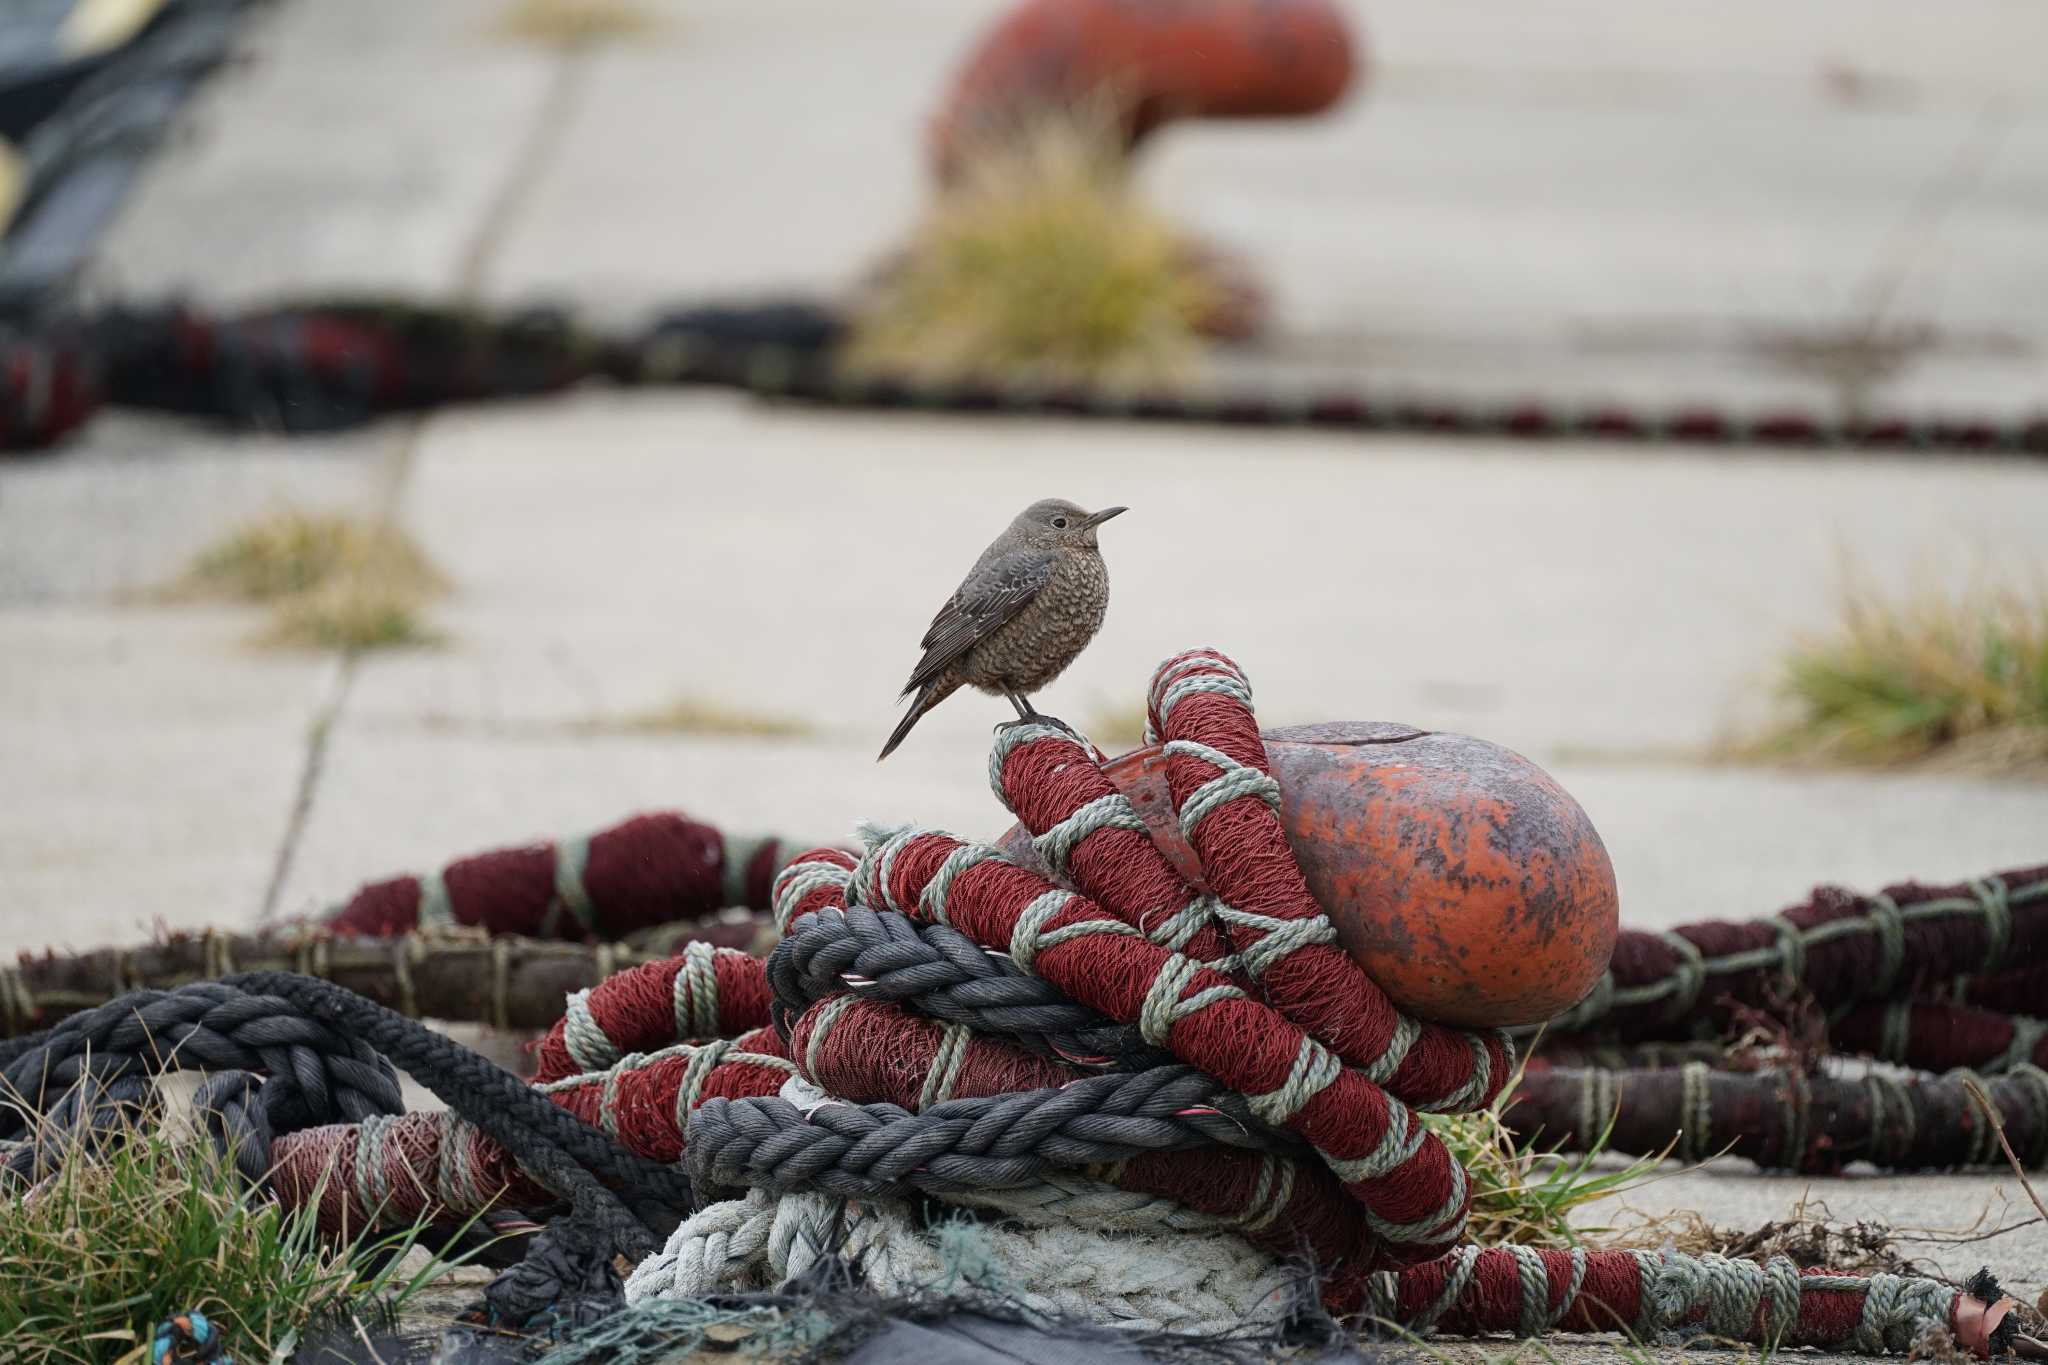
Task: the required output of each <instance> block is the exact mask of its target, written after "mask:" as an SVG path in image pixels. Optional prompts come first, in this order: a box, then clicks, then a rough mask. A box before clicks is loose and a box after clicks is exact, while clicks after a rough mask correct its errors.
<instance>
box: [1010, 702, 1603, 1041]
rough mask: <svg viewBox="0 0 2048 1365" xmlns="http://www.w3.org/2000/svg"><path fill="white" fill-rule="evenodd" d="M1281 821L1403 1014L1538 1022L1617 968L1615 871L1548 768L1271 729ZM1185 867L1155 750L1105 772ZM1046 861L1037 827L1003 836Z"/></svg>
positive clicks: (1383, 735)
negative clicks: (1611, 963)
mask: <svg viewBox="0 0 2048 1365" xmlns="http://www.w3.org/2000/svg"><path fill="white" fill-rule="evenodd" d="M1261 737H1262V738H1263V739H1264V741H1265V744H1266V756H1267V758H1268V760H1269V761H1270V763H1271V765H1272V769H1273V774H1274V776H1275V777H1277V778H1278V779H1279V781H1280V800H1281V824H1282V825H1283V827H1284V828H1285V829H1286V831H1287V839H1288V842H1289V843H1290V844H1291V845H1292V846H1293V848H1294V853H1295V857H1296V859H1297V860H1298V861H1299V862H1300V864H1301V868H1302V871H1303V873H1304V874H1305V875H1306V876H1307V878H1308V884H1309V889H1310V890H1311V891H1312V892H1314V893H1315V897H1316V900H1317V901H1318V902H1319V903H1320V904H1321V905H1322V906H1323V908H1324V909H1325V910H1326V911H1327V912H1328V913H1329V916H1330V919H1331V922H1332V923H1334V924H1335V925H1336V927H1337V932H1338V935H1339V936H1340V937H1341V938H1342V940H1343V942H1344V946H1345V948H1346V949H1347V950H1348V951H1349V952H1350V953H1351V955H1352V956H1353V957H1354V958H1356V959H1357V960H1358V961H1359V963H1360V964H1362V965H1363V966H1364V967H1365V969H1366V971H1367V973H1369V974H1370V975H1371V977H1372V978H1373V980H1375V981H1377V982H1378V983H1379V984H1380V986H1381V988H1382V989H1384V990H1385V991H1386V992H1387V994H1388V996H1389V997H1391V998H1392V999H1393V1000H1394V1002H1395V1003H1396V1004H1398V1005H1400V1006H1401V1007H1402V1008H1403V1009H1406V1010H1408V1011H1409V1012H1410V1013H1413V1014H1415V1015H1416V1016H1418V1017H1420V1018H1424V1019H1429V1020H1434V1021H1437V1022H1441V1023H1451V1024H1462V1025H1467V1026H1472V1027H1481V1026H1509V1025H1515V1024H1535V1023H1541V1022H1542V1021H1544V1020H1546V1019H1549V1018H1551V1017H1552V1016H1554V1015H1556V1014H1558V1013H1560V1012H1561V1011H1563V1010H1566V1009H1569V1008H1570V1007H1571V1006H1573V1005H1575V1004H1577V1003H1578V1002H1579V1001H1580V1000H1581V999H1582V998H1584V996H1585V995H1586V993H1587V992H1588V991H1590V990H1591V989H1592V988H1593V985H1594V983H1595V982H1597V981H1598V980H1599V978H1600V975H1601V973H1603V972H1605V971H1606V970H1607V959H1608V957H1609V955H1610V954H1612V953H1613V951H1614V940H1615V934H1616V932H1617V930H1618V928H1619V920H1620V902H1619V898H1618V897H1617V895H1616V892H1615V885H1614V868H1613V865H1612V864H1611V863H1610V862H1609V861H1608V858H1607V849H1606V847H1605V846H1604V845H1602V844H1601V842H1600V836H1599V834H1598V833H1596V832H1595V831H1594V829H1593V823H1592V821H1591V820H1589V819H1588V818H1587V817H1586V813H1585V811H1584V810H1582V809H1580V807H1579V804H1578V802H1576V801H1574V800H1573V799H1572V798H1571V796H1570V795H1569V794H1567V793H1566V792H1565V790H1564V789H1563V788H1562V787H1560V786H1558V785H1557V783H1556V782H1555V781H1553V780H1552V779H1551V777H1550V776H1549V774H1547V773H1545V772H1544V771H1543V770H1542V769H1541V768H1538V767H1537V766H1536V765H1535V764H1533V763H1531V762H1530V761H1529V760H1528V759H1526V758H1523V757H1522V756H1521V755H1519V754H1516V753H1513V752H1510V751H1509V750H1507V749H1503V748H1501V747H1500V746H1499V745H1497V744H1490V743H1488V742H1487V741H1485V740H1481V739H1473V738H1471V737H1469V736H1466V735H1454V734H1445V733H1441V732H1437V731H1428V730H1417V729H1415V728H1413V727H1412V726H1406V725H1392V724H1384V723H1374V722H1355V723H1338V724H1329V725H1303V726H1295V727H1292V728H1289V729H1281V730H1269V731H1265V732H1264V733H1263V734H1262V736H1261ZM1104 771H1105V772H1107V774H1108V775H1109V778H1110V780H1111V781H1112V782H1114V783H1115V784H1116V785H1117V788H1118V789H1119V790H1120V791H1122V792H1123V793H1124V794H1125V795H1126V796H1127V797H1129V798H1130V800H1131V803H1132V805H1133V806H1135V807H1136V808H1137V810H1138V813H1139V814H1140V815H1141V816H1143V817H1144V819H1145V823H1146V824H1147V825H1148V826H1150V827H1151V831H1152V838H1153V842H1155V843H1156V844H1158V845H1159V847H1160V848H1161V849H1162V850H1163V851H1164V852H1165V854H1166V856H1167V857H1168V858H1169V859H1170V860H1171V861H1172V862H1173V864H1174V866H1175V867H1176V868H1178V869H1179V870H1180V872H1181V874H1182V875H1183V876H1185V877H1188V878H1189V879H1190V880H1191V881H1195V882H1197V883H1199V882H1200V880H1201V877H1200V868H1199V865H1198V864H1197V863H1196V861H1195V856H1194V852H1193V850H1192V849H1190V848H1189V847H1188V845H1187V841H1186V840H1185V839H1184V838H1182V836H1181V833H1180V828H1179V824H1178V822H1177V821H1176V820H1175V818H1174V813H1173V805H1172V800H1171V797H1170V796H1169V795H1168V793H1167V786H1166V760H1165V758H1164V756H1163V755H1162V753H1161V752H1160V750H1159V749H1158V748H1157V747H1156V746H1155V747H1147V748H1143V749H1138V750H1135V751H1133V752H1131V753H1128V754H1125V755H1123V756H1122V757H1120V758H1116V759H1112V760H1111V761H1110V762H1109V764H1108V765H1107V766H1106V768H1105V769H1104ZM1000 842H1001V844H1002V847H1003V848H1004V849H1005V851H1006V852H1008V853H1009V854H1010V855H1011V856H1012V857H1014V858H1017V859H1018V860H1019V861H1023V862H1025V863H1027V864H1029V865H1033V866H1036V865H1037V859H1036V857H1035V855H1033V853H1032V851H1031V842H1030V838H1029V836H1028V835H1027V834H1026V832H1025V831H1024V830H1023V829H1022V828H1021V827H1013V828H1012V829H1011V830H1010V831H1009V832H1008V833H1007V834H1005V835H1004V836H1003V837H1002V839H1001V841H1000Z"/></svg>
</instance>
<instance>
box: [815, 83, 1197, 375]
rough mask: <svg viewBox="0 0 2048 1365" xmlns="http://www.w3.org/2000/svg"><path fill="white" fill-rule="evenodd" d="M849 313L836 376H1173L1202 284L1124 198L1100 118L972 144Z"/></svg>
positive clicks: (1080, 115) (1118, 161)
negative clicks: (956, 175)
mask: <svg viewBox="0 0 2048 1365" xmlns="http://www.w3.org/2000/svg"><path fill="white" fill-rule="evenodd" d="M965 166H966V170H965V173H964V174H963V176H962V178H961V180H960V182H959V183H958V184H957V185H956V186H954V187H952V188H950V189H948V190H946V191H944V192H943V193H941V194H940V196H939V197H938V198H937V200H936V201H935V202H934V203H933V205H932V206H931V208H930V210H929V211H928V213H927V215H926V217H925V220H924V222H923V223H922V224H921V226H920V227H919V228H918V230H917V232H916V234H915V236H914V237H913V239H912V241H911V244H910V247H909V249H908V250H907V251H906V252H905V254H904V256H903V259H902V261H901V262H900V263H899V264H898V265H897V266H896V268H894V269H893V270H892V271H890V272H889V273H888V274H887V275H886V276H885V278H884V279H883V280H882V281H881V282H880V283H879V284H878V285H877V286H876V289H875V293H874V296H873V297H872V298H871V299H870V300H869V302H868V304H867V306H866V307H864V308H863V309H862V310H861V311H860V314H859V316H858V318H857V319H856V323H855V328H854V335H853V339H852V342H851V344H850V347H849V350H848V353H847V362H846V363H847V366H848V368H849V369H851V370H853V371H855V372H857V373H860V372H865V373H887V374H890V375H899V376H906V377H911V378H918V379H923V380H927V381H933V382H945V381H959V380H965V379H979V380H984V381H1003V382H1013V383H1022V384H1039V385H1052V384H1073V383H1083V384H1091V385H1098V386H1103V387H1117V386H1122V385H1130V384H1136V383H1142V382H1154V381H1163V380H1170V379H1177V378H1183V377H1185V375H1186V374H1187V373H1188V371H1189V370H1190V369H1191V368H1192V367H1193V364H1194V362H1195V360H1196V359H1197V357H1198V355H1199V350H1200V343H1199V339H1198V336H1197V332H1196V324H1197V322H1198V321H1199V320H1200V318H1201V317H1202V316H1203V314H1204V313H1205V311H1207V309H1208V308H1209V307H1210V306H1211V305H1212V302H1213V300H1212V297H1211V296H1212V294H1213V293H1214V289H1213V286H1211V285H1210V284H1208V283H1207V282H1206V281H1205V279H1204V277H1203V276H1202V274H1201V273H1200V271H1199V269H1198V268H1197V266H1196V264H1195V262H1194V259H1193V257H1192V256H1191V255H1190V253H1189V252H1188V251H1187V250H1186V249H1185V247H1184V245H1183V243H1182V241H1181V239H1180V237H1179V234H1177V233H1176V232H1175V231H1174V230H1173V229H1172V228H1171V227H1170V226H1169V225H1168V224H1167V223H1166V222H1165V221H1164V220H1163V219H1162V218H1160V217H1158V216H1157V215H1156V214H1154V213H1153V212H1152V211H1151V210H1150V209H1148V208H1147V207H1145V206H1144V205H1143V204H1142V203H1141V202H1139V200H1138V199H1137V197H1136V196H1135V195H1134V194H1133V193H1132V191H1131V187H1130V184H1129V182H1128V179H1127V177H1126V170H1125V159H1124V156H1123V153H1122V143H1121V139H1120V138H1119V137H1118V136H1116V135H1115V133H1114V132H1113V124H1112V120H1111V119H1110V118H1109V117H1108V114H1107V112H1106V111H1105V112H1104V113H1102V114H1096V115H1091V114H1090V113H1088V112H1086V111H1070V112H1068V113H1065V114H1063V115H1060V116H1058V117H1045V118H1042V119H1041V120H1039V121H1037V122H1034V123H1033V124H1031V125H1030V126H1029V127H1027V128H1023V129H1021V130H1005V131H1004V132H1003V133H1002V134H1000V135H991V136H989V137H987V138H986V139H985V140H984V141H982V142H980V143H978V144H977V145H976V148H975V150H974V152H973V153H972V154H971V155H969V156H968V157H967V158H966V161H965Z"/></svg>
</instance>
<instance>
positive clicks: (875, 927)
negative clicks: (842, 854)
mask: <svg viewBox="0 0 2048 1365" xmlns="http://www.w3.org/2000/svg"><path fill="white" fill-rule="evenodd" d="M767 975H768V984H769V988H770V989H771V990H772V991H773V992H774V996H775V1003H774V1005H773V1006H772V1015H771V1017H772V1018H773V1019H774V1021H775V1024H776V1027H777V1029H778V1031H780V1032H781V1033H782V1034H783V1036H784V1037H785V1038H787V1037H788V1036H789V1032H790V1029H791V1028H792V1027H793V1026H794V1023H795V1017H796V1016H797V1015H798V1014H801V1013H802V1012H803V1011H804V1010H805V1009H808V1008H809V1007H810V1006H811V1005H813V1004H815V1003H817V1002H818V1001H819V1000H822V999H825V998H827V997H828V996H831V995H836V994H840V993H842V992H848V991H850V992H852V993H853V994H855V995H858V996H860V997H861V998H862V999H869V1000H887V1001H891V1002H894V1003H901V1004H904V1005H907V1006H908V1007H910V1008H911V1009H914V1010H916V1011H917V1012H918V1013H920V1014H925V1015H929V1016H931V1017H932V1018H935V1019H941V1020H945V1021H946V1022H948V1023H956V1024H964V1025H966V1026H967V1027H969V1028H971V1029H973V1030H974V1031H975V1032H976V1033H979V1034H984V1035H990V1036H996V1037H1001V1038H1004V1039H1006V1040H1009V1041H1012V1042H1016V1043H1019V1044H1021V1045H1023V1046H1025V1047H1027V1048H1029V1049H1031V1050H1032V1051H1035V1052H1038V1053H1041V1054H1042V1055H1046V1056H1058V1057H1065V1058H1068V1059H1069V1060H1073V1059H1076V1058H1100V1059H1103V1061H1102V1064H1110V1063H1120V1064H1121V1065H1122V1066H1123V1067H1124V1068H1125V1069H1131V1070H1137V1069H1142V1068H1144V1067H1146V1066H1152V1065H1157V1064H1159V1063H1161V1062H1165V1061H1168V1060H1170V1057H1169V1056H1168V1055H1167V1054H1165V1053H1162V1052H1159V1051H1158V1050H1156V1049H1153V1048H1151V1047H1148V1046H1147V1045H1146V1044H1145V1042H1144V1040H1143V1038H1142V1037H1141V1036H1140V1035H1139V1033H1138V1031H1137V1030H1136V1029H1135V1028H1132V1027H1130V1026H1127V1025H1123V1024H1118V1023H1117V1022H1115V1021H1114V1020H1112V1019H1110V1018H1108V1017H1107V1016H1106V1015H1103V1014H1101V1013H1098V1012H1097V1011H1095V1010H1092V1009H1089V1008H1088V1007H1087V1006H1085V1005H1081V1004H1078V1003H1076V1002H1075V1001H1073V1000H1071V999H1069V998H1068V997H1067V996H1066V995H1065V994H1064V993H1063V992H1061V991H1060V989H1059V988H1058V987H1057V986H1054V985H1053V984H1052V983H1051V982H1049V981H1046V980H1045V979H1043V978H1042V977H1036V976H1032V975H1030V974H1029V973H1027V972H1024V971H1022V970H1021V969H1019V968H1018V967H1017V965H1016V964H1015V963H1014V962H1012V961H1010V960H1009V959H1008V958H1006V957H1002V956H1000V955H997V954H992V953H988V952H984V951H983V950H982V948H981V946H980V945H979V944H977V943H975V942H974V941H973V940H972V939H970V938H968V937H967V936H966V935H965V934H962V933H960V932H959V931H958V930H957V929H953V928H951V927H950V926H948V925H943V924H922V923H919V922H918V921H915V920H912V919H910V918H909V917H908V916H906V915H902V914H899V913H897V912H896V911H893V910H880V911H877V910H869V909H867V908H865V907H863V906H854V907H852V908H850V909H845V910H837V909H828V910H825V911H821V912H819V913H817V914H812V915H805V916H802V917H800V918H798V919H797V921H796V922H795V923H794V924H792V925H791V926H790V929H789V932H788V934H787V935H785V937H784V938H783V940H782V942H781V943H779V944H777V945H776V947H775V950H774V951H773V952H772V953H770V954H769V956H768V964H767Z"/></svg>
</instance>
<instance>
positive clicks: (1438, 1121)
mask: <svg viewBox="0 0 2048 1365" xmlns="http://www.w3.org/2000/svg"><path fill="white" fill-rule="evenodd" d="M1524 1064H1526V1063H1524ZM1521 1080H1522V1068H1521V1067H1520V1066H1517V1068H1516V1070H1515V1074H1514V1077H1513V1079H1511V1080H1510V1081H1509V1082H1508V1084H1507V1085H1505V1086H1503V1087H1502V1088H1501V1092H1500V1094H1499V1095H1497V1096H1496V1097H1495V1098H1494V1101H1493V1103H1492V1104H1490V1105H1488V1106H1487V1107H1486V1108H1484V1109H1481V1110H1478V1111H1476V1112H1474V1113H1470V1114H1425V1115H1423V1116H1422V1121H1423V1122H1424V1123H1425V1124H1427V1125H1428V1126H1429V1128H1430V1130H1431V1131H1432V1132H1434V1133H1435V1134H1436V1135H1437V1136H1438V1137H1439V1138H1442V1139H1443V1142H1444V1145H1445V1146H1446V1147H1448V1148H1450V1151H1451V1156H1452V1158H1453V1159H1454V1160H1456V1161H1457V1162H1458V1163H1459V1164H1461V1165H1462V1166H1464V1168H1465V1171H1466V1175H1467V1178H1468V1179H1469V1180H1470V1182H1471V1189H1472V1213H1471V1220H1470V1222H1469V1223H1468V1224H1467V1225H1466V1236H1467V1237H1469V1238H1470V1239H1471V1240H1473V1241H1475V1242H1477V1243H1479V1244H1480V1245H1481V1246H1495V1245H1504V1244H1507V1243H1515V1244H1517V1245H1520V1246H1530V1247H1574V1246H1578V1245H1580V1243H1581V1241H1582V1240H1583V1239H1585V1238H1588V1237H1594V1236H1598V1235H1599V1234H1602V1233H1606V1232H1609V1231H1612V1229H1608V1228H1582V1227H1574V1226H1573V1225H1572V1213H1573V1211H1574V1210H1576V1209H1578V1208H1580V1207H1582V1206H1584V1205H1587V1204H1592V1203H1595V1202H1597V1201H1599V1200H1603V1199H1608V1198H1611V1197H1613V1196H1615V1195H1618V1194H1622V1193H1624V1192H1626V1191H1628V1190H1630V1189H1633V1188H1635V1187H1637V1186H1639V1185H1642V1184H1644V1183H1645V1182H1646V1181H1648V1180H1649V1179H1651V1178H1652V1175H1651V1173H1652V1172H1653V1171H1654V1170H1655V1169H1656V1168H1657V1166H1658V1165H1659V1163H1661V1162H1662V1161H1663V1160H1664V1158H1665V1157H1666V1156H1668V1155H1669V1154H1670V1149H1669V1148H1666V1149H1665V1150H1664V1151H1662V1152H1658V1153H1656V1154H1655V1155H1653V1156H1645V1157H1640V1158H1638V1159H1636V1160H1635V1161H1632V1162H1630V1163H1629V1164H1628V1165H1626V1166H1619V1167H1607V1168H1603V1169H1599V1170H1596V1169H1594V1167H1595V1164H1596V1163H1597V1162H1599V1160H1600V1158H1601V1156H1602V1154H1603V1153H1605V1151H1606V1150H1607V1142H1608V1138H1609V1136H1610V1135H1611V1134H1612V1131H1613V1115H1609V1116H1608V1125H1609V1126H1608V1127H1607V1128H1606V1129H1604V1130H1602V1132H1601V1134H1600V1136H1599V1138H1598V1140H1596V1141H1594V1142H1592V1143H1590V1144H1588V1149H1587V1150H1586V1151H1584V1152H1579V1153H1575V1154H1573V1155H1570V1156H1566V1155H1564V1154H1562V1153H1559V1152H1556V1151H1554V1150H1552V1151H1546V1150H1543V1149H1540V1148H1539V1147H1538V1146H1537V1145H1536V1144H1537V1142H1538V1140H1539V1139H1540V1138H1541V1134H1533V1135H1531V1136H1530V1137H1528V1138H1519V1139H1518V1138H1517V1137H1516V1136H1515V1134H1514V1133H1513V1132H1511V1131H1510V1130H1509V1129H1508V1127H1507V1126H1506V1125H1505V1124H1504V1123H1502V1122H1501V1115H1502V1113H1503V1112H1504V1111H1505V1110H1506V1108H1507V1104H1508V1100H1509V1098H1510V1097H1511V1096H1512V1095H1513V1094H1514V1092H1515V1087H1516V1086H1518V1085H1520V1084H1521Z"/></svg>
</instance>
